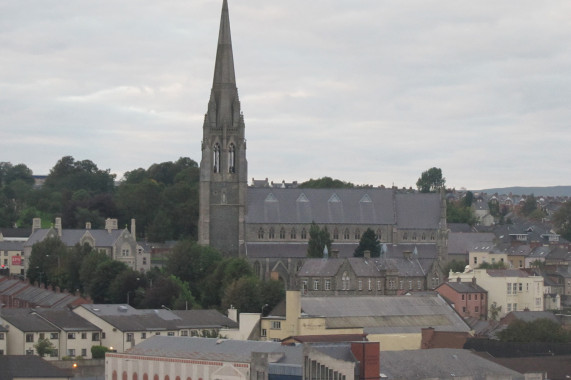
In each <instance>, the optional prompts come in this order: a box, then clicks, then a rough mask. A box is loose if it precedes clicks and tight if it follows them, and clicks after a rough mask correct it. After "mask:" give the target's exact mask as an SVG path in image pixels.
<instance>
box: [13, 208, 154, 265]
mask: <svg viewBox="0 0 571 380" xmlns="http://www.w3.org/2000/svg"><path fill="white" fill-rule="evenodd" d="M135 237H136V225H135V219H131V231H129V230H128V229H127V228H124V229H122V230H120V229H119V227H118V225H117V219H107V220H105V228H104V229H91V224H90V223H87V224H86V226H85V228H84V229H64V228H62V224H61V218H56V222H55V225H54V226H53V227H51V228H41V220H40V219H39V218H34V220H33V228H32V235H31V236H30V238H29V239H28V240H27V241H26V243H25V244H24V257H25V261H24V263H25V265H24V267H25V269H26V270H27V265H28V264H27V263H28V260H29V258H30V255H31V253H32V246H33V245H34V244H36V243H38V242H41V241H43V240H44V239H46V238H58V239H60V240H61V241H62V242H63V243H64V244H65V245H66V246H67V247H69V248H72V247H75V246H76V245H77V244H79V245H84V244H88V245H89V246H91V247H92V248H93V249H95V250H97V251H99V252H103V253H105V254H107V255H108V256H109V257H111V258H112V259H114V260H117V261H120V262H123V263H125V264H127V265H128V266H129V267H130V268H132V269H134V270H137V271H141V272H145V271H148V270H149V269H150V268H151V256H150V253H149V252H147V251H145V250H144V249H143V246H141V245H140V244H137V241H136V239H135Z"/></svg>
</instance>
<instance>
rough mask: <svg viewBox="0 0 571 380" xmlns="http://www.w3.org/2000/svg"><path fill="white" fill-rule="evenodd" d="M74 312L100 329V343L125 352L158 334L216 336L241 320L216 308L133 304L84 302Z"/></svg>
mask: <svg viewBox="0 0 571 380" xmlns="http://www.w3.org/2000/svg"><path fill="white" fill-rule="evenodd" d="M73 311H74V313H76V314H77V315H79V316H81V317H83V318H85V319H86V320H87V321H89V322H90V323H92V324H94V325H95V326H97V327H98V328H99V329H101V331H102V334H101V344H102V345H103V346H106V347H110V348H111V347H112V348H113V350H116V351H117V352H125V351H126V350H128V349H130V348H132V347H134V346H135V345H136V344H138V343H140V342H143V341H145V340H147V339H148V338H150V337H152V336H155V335H162V336H182V337H191V336H203V335H205V334H208V336H217V335H218V334H221V331H222V332H225V333H226V332H227V331H228V329H234V330H238V323H236V322H235V321H233V320H231V319H229V318H227V317H225V316H224V315H223V314H221V313H220V312H218V311H216V310H166V309H159V310H154V309H143V310H138V309H135V308H133V307H131V306H130V305H104V304H94V305H81V306H79V307H76V308H75V309H74V310H73Z"/></svg>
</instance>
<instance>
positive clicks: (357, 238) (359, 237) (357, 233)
mask: <svg viewBox="0 0 571 380" xmlns="http://www.w3.org/2000/svg"><path fill="white" fill-rule="evenodd" d="M359 239H361V231H359V229H358V228H357V229H356V230H355V240H359Z"/></svg>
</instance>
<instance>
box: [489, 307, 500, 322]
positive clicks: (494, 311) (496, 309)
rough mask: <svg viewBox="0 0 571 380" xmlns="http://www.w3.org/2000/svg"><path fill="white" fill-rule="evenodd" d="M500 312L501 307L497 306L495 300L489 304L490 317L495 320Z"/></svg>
mask: <svg viewBox="0 0 571 380" xmlns="http://www.w3.org/2000/svg"><path fill="white" fill-rule="evenodd" d="M501 312H502V307H501V306H498V305H497V304H496V303H495V302H494V303H492V304H491V305H490V319H491V320H493V321H496V320H497V319H498V315H499V314H500V313H501Z"/></svg>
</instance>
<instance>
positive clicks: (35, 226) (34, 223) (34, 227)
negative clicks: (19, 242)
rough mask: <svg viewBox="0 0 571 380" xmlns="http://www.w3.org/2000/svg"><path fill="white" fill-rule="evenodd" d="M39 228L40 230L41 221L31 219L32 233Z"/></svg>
mask: <svg viewBox="0 0 571 380" xmlns="http://www.w3.org/2000/svg"><path fill="white" fill-rule="evenodd" d="M41 228H42V219H41V218H34V219H32V233H34V231H36V230H39V229H41Z"/></svg>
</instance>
